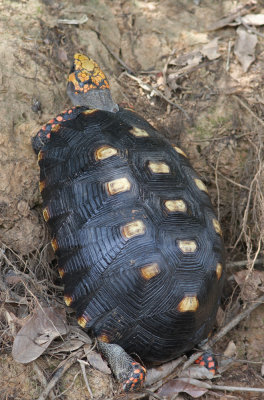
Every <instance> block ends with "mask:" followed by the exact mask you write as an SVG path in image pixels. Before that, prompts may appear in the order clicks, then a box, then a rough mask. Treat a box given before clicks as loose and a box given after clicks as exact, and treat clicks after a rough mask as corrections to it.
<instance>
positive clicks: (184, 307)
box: [177, 296, 199, 312]
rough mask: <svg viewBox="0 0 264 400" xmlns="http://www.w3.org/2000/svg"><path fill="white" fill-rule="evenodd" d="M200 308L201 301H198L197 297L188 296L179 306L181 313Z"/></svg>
mask: <svg viewBox="0 0 264 400" xmlns="http://www.w3.org/2000/svg"><path fill="white" fill-rule="evenodd" d="M198 307H199V301H198V299H197V296H186V297H184V298H183V299H182V300H181V302H180V303H179V304H178V307H177V309H178V310H179V311H180V312H186V311H196V310H197V308H198Z"/></svg>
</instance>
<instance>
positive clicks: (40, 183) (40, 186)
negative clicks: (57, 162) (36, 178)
mask: <svg viewBox="0 0 264 400" xmlns="http://www.w3.org/2000/svg"><path fill="white" fill-rule="evenodd" d="M45 187H46V183H45V181H40V182H39V191H40V193H41V192H42V191H43V190H44V189H45Z"/></svg>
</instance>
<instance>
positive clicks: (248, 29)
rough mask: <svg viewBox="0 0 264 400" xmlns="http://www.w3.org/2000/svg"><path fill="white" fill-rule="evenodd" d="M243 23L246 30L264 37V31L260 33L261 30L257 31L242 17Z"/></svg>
mask: <svg viewBox="0 0 264 400" xmlns="http://www.w3.org/2000/svg"><path fill="white" fill-rule="evenodd" d="M241 24H242V25H243V26H244V27H245V28H246V30H247V31H248V32H249V33H254V34H255V35H257V36H260V37H262V38H264V34H263V33H260V32H259V31H257V29H255V28H252V27H251V26H249V25H248V24H246V23H245V22H244V21H243V20H242V18H241Z"/></svg>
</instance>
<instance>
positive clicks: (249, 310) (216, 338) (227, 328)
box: [201, 295, 264, 350]
mask: <svg viewBox="0 0 264 400" xmlns="http://www.w3.org/2000/svg"><path fill="white" fill-rule="evenodd" d="M263 302H264V295H263V296H260V297H259V298H258V299H257V300H255V302H254V303H252V304H251V305H250V306H248V307H247V308H246V309H245V310H244V311H242V312H241V313H240V314H238V315H237V316H236V317H235V318H233V320H232V321H230V322H229V323H228V324H227V325H225V326H224V327H223V328H222V329H220V331H219V332H218V333H217V334H216V335H214V337H213V338H212V339H211V340H209V342H208V343H206V344H205V345H204V346H201V348H202V350H208V349H209V348H210V347H211V346H212V345H214V344H215V343H216V342H218V341H219V340H220V339H221V338H222V337H224V336H225V335H226V334H227V333H228V332H229V331H230V330H231V329H233V328H234V327H235V326H236V325H238V324H239V322H241V321H242V320H243V319H244V318H246V317H248V316H249V315H250V314H251V313H252V311H254V310H255V308H257V307H258V306H259V305H260V304H262V303H263Z"/></svg>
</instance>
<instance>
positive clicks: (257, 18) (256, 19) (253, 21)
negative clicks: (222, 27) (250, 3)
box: [241, 14, 264, 26]
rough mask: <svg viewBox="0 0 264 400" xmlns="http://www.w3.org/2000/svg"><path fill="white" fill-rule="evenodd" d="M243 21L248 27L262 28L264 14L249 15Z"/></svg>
mask: <svg viewBox="0 0 264 400" xmlns="http://www.w3.org/2000/svg"><path fill="white" fill-rule="evenodd" d="M241 21H242V22H243V23H244V24H247V25H253V26H261V25H264V14H247V15H245V16H244V17H242V18H241Z"/></svg>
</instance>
